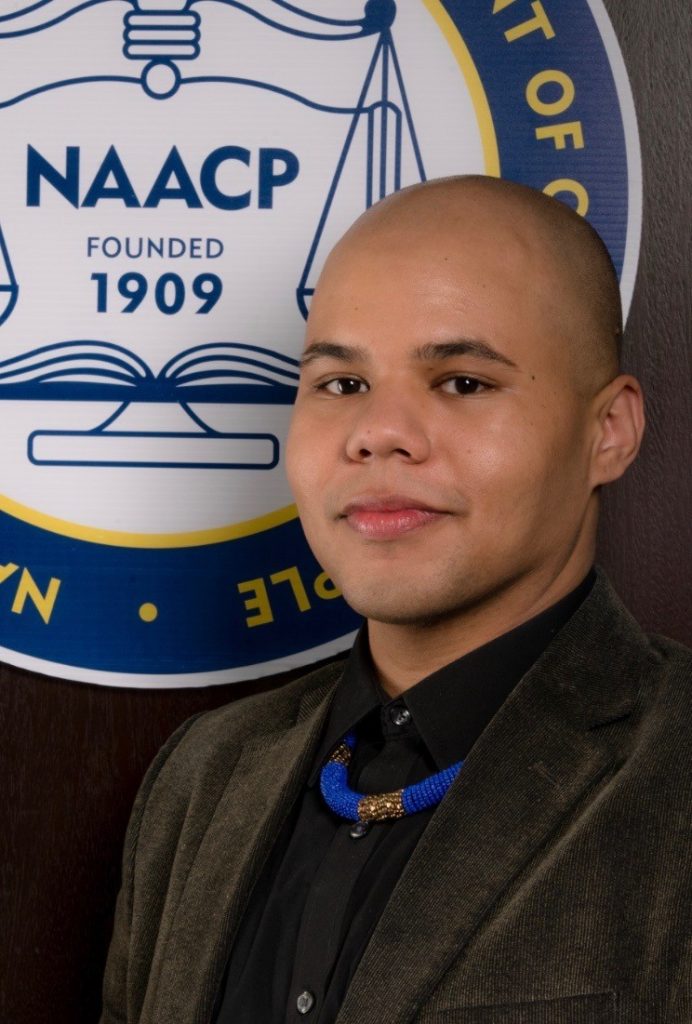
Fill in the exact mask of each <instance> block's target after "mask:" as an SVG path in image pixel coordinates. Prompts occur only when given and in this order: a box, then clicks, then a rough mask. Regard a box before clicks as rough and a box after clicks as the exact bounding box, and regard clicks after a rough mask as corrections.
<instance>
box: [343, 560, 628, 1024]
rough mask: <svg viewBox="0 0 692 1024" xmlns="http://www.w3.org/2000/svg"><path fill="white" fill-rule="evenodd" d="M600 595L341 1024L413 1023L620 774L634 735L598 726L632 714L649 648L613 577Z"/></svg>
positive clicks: (482, 759) (393, 919)
mask: <svg viewBox="0 0 692 1024" xmlns="http://www.w3.org/2000/svg"><path fill="white" fill-rule="evenodd" d="M594 591H595V592H592V594H591V595H590V597H589V598H587V601H586V602H585V604H584V605H583V606H582V608H581V609H580V610H579V612H577V614H576V615H575V616H574V617H573V619H572V620H571V621H570V623H568V625H567V626H566V627H565V629H564V630H563V631H562V632H561V633H560V634H559V635H558V637H557V638H556V639H555V641H553V644H551V646H550V648H549V649H548V651H546V652H545V654H544V655H543V657H542V658H541V659H540V661H539V662H538V663H537V664H536V666H534V668H533V669H532V670H531V671H530V672H529V673H527V675H526V676H525V677H524V679H523V680H522V681H521V683H520V684H519V685H518V687H517V688H516V690H515V691H514V693H513V694H512V695H511V697H510V698H509V699H508V701H507V702H506V703H505V705H504V706H503V707H502V709H501V710H500V711H499V713H498V714H497V715H496V716H495V718H494V719H493V721H492V722H491V723H490V725H489V726H488V728H487V729H486V730H485V732H484V733H483V735H482V736H481V738H480V739H479V740H478V742H477V743H476V745H475V746H474V748H473V750H472V751H471V753H470V755H469V757H468V759H467V761H466V764H465V765H464V767H463V769H462V771H461V772H460V774H459V776H458V777H457V779H456V781H455V783H454V785H453V786H452V788H451V789H450V791H449V792H448V794H447V796H446V797H445V799H444V801H443V802H442V804H441V805H440V807H439V808H438V810H437V812H436V813H435V815H434V816H433V817H432V819H431V821H430V823H429V825H428V827H427V828H426V830H425V832H424V834H423V836H422V838H421V841H420V842H419V844H418V846H417V848H416V850H415V852H414V854H413V856H412V858H411V860H410V861H409V863H408V865H407V867H406V869H405V871H404V873H403V874H402V877H401V879H400V881H399V883H398V885H397V887H396V889H395V890H394V893H393V895H392V898H391V900H390V901H389V903H388V905H387V908H386V910H385V912H384V914H383V916H382V918H381V919H380V922H379V924H378V926H377V927H376V929H375V932H374V933H373V936H372V939H371V942H370V944H369V946H368V948H367V950H366V952H365V954H364V956H363V959H362V961H361V963H360V966H359V968H358V970H357V972H356V975H355V976H354V979H353V982H352V984H351V986H350V989H349V992H348V994H347V997H346V1000H345V1002H344V1005H343V1007H342V1010H341V1012H340V1014H339V1016H338V1024H364V1022H379V1021H381V1020H386V1021H387V1024H403V1022H405V1021H410V1020H411V1019H412V1018H413V1017H414V1015H415V1012H416V1009H417V1007H419V1006H420V1005H421V1004H422V1003H423V1002H424V1001H425V999H426V997H428V996H429V995H430V994H431V992H432V990H433V989H434V987H435V985H436V983H437V982H438V981H439V979H440V978H441V976H442V974H443V973H444V972H445V970H446V969H447V968H448V967H449V965H450V964H451V963H452V962H453V960H454V959H455V958H456V957H457V956H458V955H459V953H460V951H461V950H462V949H463V947H464V946H465V945H466V944H467V943H468V942H469V941H470V939H471V937H472V936H473V934H474V932H475V931H476V930H477V929H478V928H479V927H480V926H481V925H482V922H483V921H484V919H486V918H488V917H489V916H490V915H492V914H493V911H494V908H495V906H496V905H497V904H498V901H499V900H500V899H501V897H502V894H503V892H504V891H505V890H506V889H507V887H508V886H509V884H510V883H511V882H512V880H513V879H515V878H517V876H519V875H520V873H521V872H522V871H524V870H525V869H527V868H530V866H531V862H532V861H535V859H536V858H540V856H541V852H542V850H543V849H545V848H547V847H549V845H550V842H551V836H552V835H553V834H554V833H555V832H556V830H557V829H558V828H559V827H560V825H561V823H562V822H564V820H565V818H566V816H568V815H569V814H570V812H571V811H572V809H573V808H575V805H576V804H577V803H578V801H579V800H580V799H581V798H583V796H584V794H585V792H586V791H587V790H588V789H589V788H590V787H591V788H593V787H595V786H596V784H597V782H598V780H599V779H600V778H602V777H603V776H605V775H606V774H607V773H608V772H609V771H610V770H612V767H613V765H614V764H615V762H616V761H617V758H618V754H619V752H620V746H621V744H622V740H623V729H622V728H621V729H618V728H616V729H615V730H614V731H613V730H605V729H604V730H599V728H598V726H600V725H602V724H605V723H607V722H613V721H618V720H624V719H625V718H626V717H627V715H628V714H629V713H630V710H631V708H632V706H633V703H634V701H635V699H636V694H637V691H638V686H639V679H640V677H641V675H642V671H643V669H642V665H643V664H644V663H645V662H644V658H643V650H644V649H645V647H646V641H645V638H644V636H643V634H642V633H641V632H640V631H639V629H638V627H637V626H636V624H635V623H634V620H631V619H630V618H629V616H628V614H627V613H626V612H625V611H624V609H622V610H620V609H618V608H616V606H615V604H614V602H615V601H616V600H617V599H616V598H614V595H612V593H611V592H610V589H609V587H608V585H607V583H606V582H605V581H604V580H603V578H602V577H601V578H599V581H598V582H597V584H596V585H595V588H594ZM647 660H648V659H647ZM614 666H616V667H617V674H615V673H614V672H613V667H614ZM623 728H624V731H625V732H626V731H627V730H626V724H624V723H623ZM614 735H615V736H617V737H619V741H618V740H616V739H614V738H613V736H614Z"/></svg>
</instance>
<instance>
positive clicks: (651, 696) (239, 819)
mask: <svg viewBox="0 0 692 1024" xmlns="http://www.w3.org/2000/svg"><path fill="white" fill-rule="evenodd" d="M620 334H621V319H620V306H619V298H618V289H617V282H616V280H615V277H614V274H613V270H612V265H611V264H610V261H609V259H608V256H607V254H606V251H605V249H604V247H603V245H602V243H601V242H600V240H599V239H598V238H597V236H596V235H595V234H594V232H593V231H592V230H591V228H590V227H589V226H588V225H587V224H586V223H585V222H584V221H583V220H581V219H580V218H579V217H577V215H576V214H574V213H572V211H570V210H569V209H568V208H567V207H565V206H562V205H561V204H559V203H558V202H556V201H555V200H552V199H548V198H547V197H545V196H542V195H540V194H538V193H535V192H533V191H531V190H530V189H527V188H524V187H521V186H518V185H512V184H509V183H507V182H500V181H496V180H492V179H484V178H474V177H472V178H460V179H449V180H444V181H439V182H432V183H428V184H426V185H423V186H419V187H414V188H412V189H407V190H404V191H403V192H401V193H398V194H397V195H394V196H391V197H389V198H388V199H386V200H385V201H384V202H382V203H380V204H378V205H377V206H376V207H374V208H373V209H371V210H370V211H368V212H367V213H366V214H365V215H364V216H363V217H361V218H360V220H359V221H357V222H356V224H355V225H354V227H353V228H352V229H351V230H350V231H349V232H348V233H347V234H346V236H345V237H344V239H343V240H342V241H341V242H340V243H339V245H338V246H337V247H336V249H335V250H334V252H333V253H332V255H331V257H330V258H329V260H328V262H327V265H326V267H325V270H324V272H323V274H322V277H321V279H320V282H319V286H318V288H317V292H316V294H315V297H314V303H313V306H312V309H311V313H310V318H309V323H308V329H307V339H306V347H305V351H304V354H303V360H302V372H301V382H300V388H299V393H298V398H297V402H296V409H295V416H294V420H293V425H292V429H291V434H290V438H289V445H288V453H287V464H288V470H289V477H290V480H291V484H292V487H293V490H294V493H295V496H296V500H297V503H298V508H299V511H300V515H301V518H302V521H303V524H304V527H305V530H306V534H307V537H308V540H309V542H310V544H311V545H312V547H313V549H314V551H315V554H316V556H317V557H318V559H319V560H320V562H321V563H322V565H323V566H324V567H325V569H326V570H327V571H328V572H329V573H330V575H331V576H332V578H333V579H334V580H335V582H336V583H337V584H338V585H339V587H340V588H341V589H342V591H343V593H344V596H345V598H346V600H347V601H348V602H349V603H350V604H351V605H352V606H353V607H354V608H355V609H356V610H357V611H358V612H360V613H362V614H363V615H364V617H365V618H366V620H367V625H366V626H365V627H364V629H363V631H362V632H361V634H360V636H359V639H358V642H357V643H356V646H355V648H354V651H353V652H352V654H351V656H350V658H349V660H348V661H347V663H346V666H345V668H343V666H341V665H338V664H337V665H334V666H330V667H328V668H326V669H323V670H320V671H318V672H316V673H313V674H312V675H310V676H307V677H306V678H303V679H300V680H298V681H297V682H295V683H293V684H291V685H289V686H287V687H285V688H282V689H281V690H278V691H276V692H274V693H272V694H270V695H264V696H260V697H257V698H252V699H250V700H247V701H243V702H240V703H237V704H233V705H231V706H230V707H227V708H224V709H221V710H220V711H217V712H213V713H211V714H207V715H203V716H201V717H198V718H197V719H194V720H193V721H191V722H188V723H186V724H185V725H184V726H183V727H182V728H181V729H180V730H179V731H178V733H176V735H175V736H174V737H173V738H172V739H171V740H170V741H169V743H168V744H167V746H166V747H165V748H164V750H163V751H162V752H161V753H160V755H159V757H158V758H157V760H156V761H155V763H154V764H153V765H152V768H151V769H150V771H149V774H148V776H147V778H146V780H145V782H144V784H143V786H142V789H141V791H140V794H139V796H138V799H137V802H136V804H135V808H134V811H133V816H132V822H131V825H130V830H129V832H128V838H127V842H126V848H125V859H124V875H123V888H122V891H121V894H120V898H119V903H118V910H117V915H116V925H115V933H114V938H113V943H112V947H111V953H110V957H109V964H108V968H107V973H106V980H105V987H104V1015H103V1021H104V1024H111V1022H124V1021H127V1022H128V1024H135V1022H138V1024H173V1022H175V1024H192V1022H197V1024H201V1022H208V1021H209V1022H211V1021H214V1022H218V1024H230V1022H233V1024H246V1022H250V1021H252V1022H259V1024H275V1022H277V1024H278V1022H284V1021H286V1022H290V1021H298V1020H301V1019H302V1018H308V1019H310V1020H312V1021H315V1022H316V1024H317V1022H319V1024H325V1022H331V1021H338V1022H339V1024H356V1022H358V1024H395V1022H396V1024H404V1022H413V1021H417V1022H421V1024H423V1022H429V1024H432V1022H433V1021H439V1022H446V1024H452V1022H456V1024H459V1022H465V1024H481V1022H493V1024H495V1022H508V1024H510V1022H511V1024H586V1022H590V1024H591V1022H606V1021H608V1022H610V1021H613V1022H615V1021H617V1022H627V1024H633V1022H640V1024H655V1022H661V1024H663V1022H665V1024H683V1022H688V1024H689V1021H690V1020H692V1002H691V1001H690V938H691V936H690V927H689V925H690V921H689V908H690V899H689V887H690V872H689V867H690V852H689V850H690V847H689V824H690V814H689V809H690V774H689V751H690V743H689V732H690V726H689V715H688V713H687V709H686V699H687V693H688V687H689V681H690V676H691V675H692V672H691V669H692V655H691V654H690V652H688V651H686V650H685V649H683V648H681V647H679V646H677V645H675V644H673V643H671V642H668V641H665V640H661V639H649V638H647V637H645V636H644V635H643V634H642V632H641V631H640V630H639V628H638V627H637V625H636V624H635V623H634V621H633V620H632V619H631V618H630V617H629V615H628V614H627V612H626V611H625V610H624V609H623V607H622V606H621V605H620V603H619V602H618V600H617V598H616V597H615V595H614V594H613V592H612V590H611V589H610V587H609V585H608V583H607V581H606V580H605V578H604V576H603V575H602V573H600V572H599V571H595V570H594V569H593V567H592V566H593V560H594V548H595V534H596V525H597V517H598V503H599V492H600V488H601V487H602V485H604V484H606V483H609V482H610V481H612V480H615V479H616V478H617V477H619V476H620V475H621V474H622V473H623V472H624V470H625V469H626V468H627V466H628V465H629V464H630V463H631V461H632V460H633V459H634V458H635V456H636V454H637V450H638V448H639V444H640V440H641V435H642V430H643V413H642V397H641V391H640V388H639V385H638V384H637V382H636V380H634V379H633V378H632V377H630V376H628V375H624V374H620V373H619V371H618V345H619V339H620Z"/></svg>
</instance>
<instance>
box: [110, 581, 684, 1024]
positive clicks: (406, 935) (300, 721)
mask: <svg viewBox="0 0 692 1024" xmlns="http://www.w3.org/2000/svg"><path fill="white" fill-rule="evenodd" d="M339 675H340V666H338V665H336V666H330V667H328V668H326V669H323V670H320V671H318V672H315V673H313V674H312V675H309V676H306V677H305V678H303V679H300V680H298V681H296V682H295V683H292V684H290V685H288V686H286V687H284V688H282V689H280V690H277V691H275V692H273V693H270V694H265V695H261V696H258V697H253V698H250V699H248V700H244V701H240V702H237V703H235V704H231V705H230V706H228V707H225V708H222V709H220V710H218V711H214V712H211V713H208V714H204V715H202V716H198V717H197V718H195V719H193V720H191V721H189V722H187V723H186V724H185V725H184V726H182V727H181V729H179V730H178V732H177V733H176V734H175V735H174V736H173V737H172V738H171V739H170V740H169V742H168V744H167V745H166V746H165V747H164V749H163V750H162V751H161V752H160V754H159V756H158V757H157V759H156V760H155V762H154V763H153V765H152V766H151V768H150V770H149V773H148V775H147V777H146V779H145V781H144V783H143V785H142V788H141V791H140V793H139V795H138V797H137V800H136V803H135V806H134V810H133V813H132V819H131V823H130V827H129V831H128V835H127V840H126V845H125V852H124V867H123V886H122V890H121V893H120V896H119V899H118V906H117V912H116V922H115V929H114V935H113V940H112V944H111V950H110V954H109V960H108V966H107V970H106V976H105V982H104V1011H103V1016H102V1024H125V1022H126V1024H208V1022H209V1021H210V1020H211V1017H212V1010H213V1005H214V1000H215V997H216V996H217V993H218V990H219V986H220V984H221V979H222V976H223V971H224V966H225V962H226V958H227V955H228V950H229V948H230V945H231V942H232V940H233V936H234V933H235V931H236V928H237V926H238V922H239V920H240V918H241V915H242V913H243V909H244V907H245V905H246V903H247V900H248V895H249V893H250V890H251V888H252V885H253V883H254V882H255V880H256V879H257V876H258V874H259V872H260V870H261V868H262V865H263V864H264V862H265V860H266V857H267V854H268V853H269V851H270V849H271V847H272V844H273V842H274V840H275V838H276V836H277V834H278V831H279V829H280V827H281V825H282V823H283V821H284V820H285V818H286V815H287V814H288V812H289V809H290V807H291V805H292V803H293V801H294V800H295V799H296V797H297V795H298V794H299V792H300V790H301V787H302V786H303V785H304V783H305V779H306V776H307V774H308V771H309V767H310V764H311V761H312V758H313V755H314V752H315V748H316V745H317V742H318V740H319V737H320V733H321V730H322V726H323V723H324V721H325V716H326V714H327V710H328V707H329V703H330V700H331V697H332V695H333V692H334V688H335V685H336V683H337V681H338V678H339ZM691 681H692V652H690V651H688V650H687V649H686V648H683V647H680V646H679V645H676V644H674V643H672V642H670V641H667V640H663V639H660V638H647V637H646V636H645V635H644V634H643V633H642V632H641V630H640V629H639V627H638V626H637V624H636V623H635V622H634V620H633V619H632V618H631V617H630V616H629V614H628V613H627V611H626V610H625V609H624V608H623V607H622V605H621V604H620V603H619V601H618V599H617V598H616V596H615V595H614V594H613V592H612V590H611V589H610V586H609V584H608V583H607V581H606V580H605V579H604V577H603V576H602V575H601V574H599V578H598V580H597V583H596V585H595V587H594V589H593V591H592V592H591V594H590V595H589V597H588V598H587V599H586V601H585V602H584V604H583V605H582V607H581V608H580V609H579V611H578V612H577V613H576V614H575V615H574V616H573V618H572V619H571V620H570V621H569V623H568V624H567V625H566V626H565V627H564V629H563V630H562V631H561V632H560V633H559V634H558V635H557V637H556V638H555V639H554V640H553V642H552V643H551V645H550V646H549V647H548V649H547V650H546V652H545V653H544V655H543V656H542V657H541V659H540V660H539V661H538V662H537V664H536V665H535V666H534V667H533V668H532V669H531V670H530V671H529V672H528V673H527V674H526V676H525V677H524V678H523V679H522V681H521V682H520V683H519V685H518V686H517V688H516V689H515V690H514V692H513V693H512V694H511V696H510V697H509V699H508V700H507V701H506V703H505V704H504V705H503V707H502V708H501V709H500V711H499V712H498V713H497V715H496V716H495V718H494V719H493V720H492V722H491V723H490V725H489V726H488V727H487V728H486V730H485V732H484V733H483V735H482V736H481V737H480V739H479V740H478V741H477V743H476V744H475V746H474V748H473V750H472V751H471V753H470V755H469V757H468V759H467V761H466V763H465V765H464V769H463V771H462V772H461V773H460V775H459V776H458V777H457V779H456V781H455V783H454V785H453V786H452V788H451V789H450V791H449V792H448V794H447V795H446V797H445V799H444V800H443V802H442V803H441V804H440V806H439V807H438V809H437V811H436V812H435V814H434V815H433V817H432V819H431V821H430V823H429V825H428V826H427V828H426V831H425V833H424V835H423V837H422V839H421V841H420V842H419V844H418V846H417V847H416V849H415V851H414V853H413V855H412V857H411V859H410V861H409V863H408V865H407V867H406V869H405V871H404V873H403V875H402V877H401V879H400V881H399V884H398V885H397V887H396V889H395V891H394V893H393V895H392V897H391V899H390V901H389V903H388V905H387V907H386V909H385V912H384V914H383V916H382V918H381V919H380V921H379V923H378V925H377V927H376V929H375V931H374V934H373V936H372V939H371V941H370V944H369V946H368V948H367V950H366V952H365V954H364V956H363V959H362V961H361V963H360V965H359V967H358V969H357V972H356V974H355V977H354V979H353V982H352V984H351V986H350V988H349V991H348V994H347V996H346V1000H345V1002H344V1004H343V1007H342V1009H341V1012H340V1014H339V1017H338V1024H408V1022H416V1024H433V1022H435V1024H606V1022H608V1024H611V1022H618V1024H690V1022H692V977H691V971H692V961H691V953H692V932H691V928H690V902H691V897H690V892H691V889H692V885H691V882H692V872H691V870H690V867H691V861H692V846H691V834H690V826H691V818H692V814H691V807H692V793H691V790H692V770H691V760H692V759H691V757H690V754H691V752H692V742H691V738H690V737H691V732H692V728H691V719H692V716H691V715H690V702H689V695H690V685H691ZM267 984H268V985H270V984H271V978H267ZM257 1024H275V1022H272V1021H258V1022H257ZM277 1024H278V1022H277Z"/></svg>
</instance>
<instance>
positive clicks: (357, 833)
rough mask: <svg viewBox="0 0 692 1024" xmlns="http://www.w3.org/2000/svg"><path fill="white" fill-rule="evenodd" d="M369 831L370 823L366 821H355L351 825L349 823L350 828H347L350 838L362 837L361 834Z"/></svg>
mask: <svg viewBox="0 0 692 1024" xmlns="http://www.w3.org/2000/svg"><path fill="white" fill-rule="evenodd" d="M369 831H370V825H369V824H368V822H367V821H356V822H355V823H354V824H353V825H351V827H350V829H349V830H348V834H349V835H350V837H351V839H362V838H363V836H366V835H367V834H368V832H369Z"/></svg>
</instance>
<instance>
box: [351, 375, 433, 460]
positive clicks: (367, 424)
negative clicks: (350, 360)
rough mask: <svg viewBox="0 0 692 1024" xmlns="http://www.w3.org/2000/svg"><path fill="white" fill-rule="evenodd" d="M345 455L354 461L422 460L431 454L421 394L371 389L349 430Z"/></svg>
mask: <svg viewBox="0 0 692 1024" xmlns="http://www.w3.org/2000/svg"><path fill="white" fill-rule="evenodd" d="M346 454H347V456H348V458H349V459H351V460H352V461H354V462H364V461H369V460H373V459H376V458H388V457H390V456H395V457H398V458H401V459H403V460H405V461H407V462H413V463H417V462H424V461H425V459H427V458H428V457H429V455H430V439H429V436H428V431H427V430H426V429H425V418H424V413H423V409H422V405H421V401H420V396H413V395H406V394H403V393H402V392H401V391H399V392H398V393H397V392H394V391H388V390H385V389H381V390H380V389H377V388H376V389H373V390H372V391H371V392H370V393H369V394H368V396H367V398H366V399H365V401H364V402H363V404H362V406H361V409H360V412H359V415H358V418H357V420H356V421H355V423H354V424H353V426H352V429H351V431H350V433H349V436H348V439H347V442H346Z"/></svg>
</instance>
